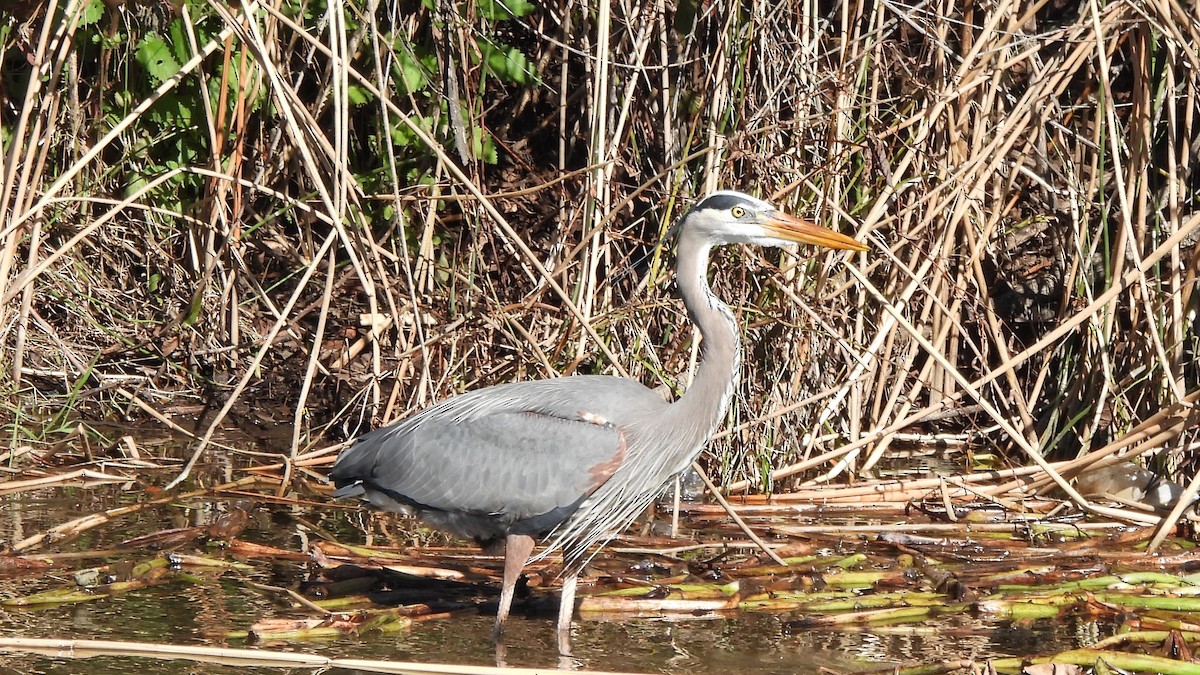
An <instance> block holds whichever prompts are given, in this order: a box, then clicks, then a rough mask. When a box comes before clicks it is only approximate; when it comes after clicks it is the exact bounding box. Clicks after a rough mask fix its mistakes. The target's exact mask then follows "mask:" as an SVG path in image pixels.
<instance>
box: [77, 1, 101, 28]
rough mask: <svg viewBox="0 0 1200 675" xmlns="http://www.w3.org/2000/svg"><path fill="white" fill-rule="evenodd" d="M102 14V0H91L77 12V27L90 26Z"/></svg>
mask: <svg viewBox="0 0 1200 675" xmlns="http://www.w3.org/2000/svg"><path fill="white" fill-rule="evenodd" d="M102 16H104V2H103V1H102V0H92V1H91V2H89V3H88V4H87V7H84V8H83V11H82V12H80V14H79V27H80V28H83V27H84V26H90V25H92V24H94V23H96V22H97V21H99V20H100V17H102Z"/></svg>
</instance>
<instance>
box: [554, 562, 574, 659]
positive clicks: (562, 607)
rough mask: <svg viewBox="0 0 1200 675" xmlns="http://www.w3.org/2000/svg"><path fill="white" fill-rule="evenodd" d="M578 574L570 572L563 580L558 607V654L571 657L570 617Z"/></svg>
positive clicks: (572, 610)
mask: <svg viewBox="0 0 1200 675" xmlns="http://www.w3.org/2000/svg"><path fill="white" fill-rule="evenodd" d="M578 584H579V572H570V573H568V574H567V576H566V578H565V579H563V585H562V600H561V602H560V604H559V605H558V653H559V654H562V655H563V656H570V655H571V616H572V614H574V613H575V586H576V585H578Z"/></svg>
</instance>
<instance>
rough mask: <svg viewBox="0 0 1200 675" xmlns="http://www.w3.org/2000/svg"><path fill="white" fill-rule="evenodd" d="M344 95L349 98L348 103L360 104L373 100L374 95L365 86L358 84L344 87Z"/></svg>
mask: <svg viewBox="0 0 1200 675" xmlns="http://www.w3.org/2000/svg"><path fill="white" fill-rule="evenodd" d="M346 97H347V98H349V99H350V105H362V104H364V103H370V102H371V101H373V100H375V96H374V95H373V94H371V92H370V91H368V90H367V88H366V87H364V86H362V85H358V84H352V85H350V86H349V87H347V88H346Z"/></svg>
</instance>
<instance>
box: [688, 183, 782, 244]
mask: <svg viewBox="0 0 1200 675" xmlns="http://www.w3.org/2000/svg"><path fill="white" fill-rule="evenodd" d="M777 212H778V210H777V209H776V208H775V207H774V206H773V205H771V204H770V203H768V202H765V201H763V200H761V199H758V198H756V197H751V196H750V195H748V194H745V193H742V192H737V191H734V190H719V191H717V192H713V193H712V194H710V195H708V196H707V197H705V198H704V199H702V200H700V202H699V203H697V204H696V206H694V207H693V208H692V211H691V214H690V215H689V216H688V227H689V228H692V229H695V230H698V231H699V232H701V233H703V234H704V235H705V237H706V238H707V239H709V240H710V241H712V242H713V243H714V244H757V245H759V246H786V245H788V244H791V243H793V242H790V241H786V240H783V239H778V238H776V237H773V236H771V235H770V234H769V232H768V231H767V229H766V228H764V227H763V226H762V225H761V222H762V220H763V219H764V218H767V217H769V216H770V215H772V214H774V213H777Z"/></svg>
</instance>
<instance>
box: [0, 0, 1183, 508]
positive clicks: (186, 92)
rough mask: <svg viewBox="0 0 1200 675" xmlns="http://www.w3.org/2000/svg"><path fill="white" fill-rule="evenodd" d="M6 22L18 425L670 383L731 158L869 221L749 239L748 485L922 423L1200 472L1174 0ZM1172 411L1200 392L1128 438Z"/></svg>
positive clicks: (735, 258) (300, 12) (13, 396)
mask: <svg viewBox="0 0 1200 675" xmlns="http://www.w3.org/2000/svg"><path fill="white" fill-rule="evenodd" d="M7 11H8V12H9V13H8V14H7V15H6V16H5V17H4V22H3V25H2V27H0V39H2V41H3V52H2V53H0V71H2V72H4V73H5V78H4V81H3V85H2V86H3V90H2V91H3V109H2V110H0V121H2V122H3V143H4V163H3V167H2V173H0V176H2V179H0V213H3V229H2V230H0V339H2V340H3V343H4V346H5V348H4V350H3V353H2V355H0V358H2V364H3V368H0V372H2V375H0V378H2V380H0V386H2V387H3V390H4V391H5V393H6V396H5V400H6V401H7V402H8V403H7V408H6V413H7V415H6V417H7V418H8V422H9V429H10V430H11V433H10V435H11V436H12V438H13V439H14V445H19V444H22V443H35V444H37V443H49V442H52V441H54V440H55V439H57V438H60V437H61V436H59V435H57V434H61V433H65V432H67V431H73V430H75V428H76V426H75V422H74V421H75V420H78V419H80V418H95V417H97V416H106V417H107V416H115V415H119V416H125V417H132V418H138V417H146V418H147V419H153V420H157V421H156V422H155V423H158V422H162V423H164V424H172V425H175V426H176V427H177V428H179V429H182V430H186V431H187V432H188V433H190V434H191V435H192V436H193V438H194V439H195V441H194V445H193V452H194V454H193V455H192V456H191V458H192V459H193V460H198V459H200V458H202V457H203V456H205V453H223V452H227V450H225V449H222V448H220V447H216V446H212V444H211V442H212V440H213V439H214V437H216V435H217V433H218V432H219V431H220V430H221V429H222V425H223V424H225V423H228V422H229V421H230V420H234V421H237V420H239V419H241V420H244V419H247V418H254V417H255V416H257V417H260V418H265V419H266V420H267V421H268V422H269V423H271V424H277V425H279V426H280V427H282V428H283V429H284V432H283V433H282V434H281V435H280V436H281V437H282V438H277V439H275V441H274V442H275V445H274V447H271V449H272V450H273V451H274V452H276V453H277V452H278V451H279V447H278V446H279V445H287V446H288V450H286V451H285V452H287V453H288V454H289V455H290V456H291V457H292V458H297V457H300V456H302V454H303V453H307V452H309V451H311V450H313V449H314V448H319V447H324V446H328V445H330V444H331V443H335V442H337V441H339V440H341V439H343V438H344V437H346V436H348V435H351V434H353V433H354V432H357V431H360V430H364V429H366V428H367V427H369V426H371V425H374V424H378V423H381V422H383V421H388V420H391V419H394V418H396V417H398V416H401V415H404V414H405V413H406V412H407V411H410V410H413V409H417V408H420V407H422V406H424V405H426V404H428V403H429V402H431V401H434V400H437V399H440V398H443V397H445V396H449V395H452V394H454V393H458V392H461V391H463V390H465V389H468V388H471V387H476V386H480V385H485V384H491V383H497V382H502V381H509V380H514V379H522V378H532V377H554V376H559V375H567V374H571V373H578V372H605V373H621V374H628V375H630V376H632V377H635V378H637V379H639V380H641V381H643V382H645V383H647V384H651V385H662V386H664V387H665V388H666V389H667V390H670V391H671V392H674V393H678V392H679V391H681V390H682V389H683V388H685V386H686V382H687V380H688V373H689V371H690V369H691V367H692V366H693V365H694V363H695V360H696V358H697V344H696V340H695V337H694V335H693V332H692V331H691V330H690V329H688V328H687V327H686V326H687V324H686V319H685V316H684V314H683V312H682V309H681V306H680V304H679V302H678V301H677V300H676V299H675V298H674V297H673V295H672V291H671V284H670V274H669V262H670V256H669V254H667V253H666V252H664V251H663V250H661V249H658V248H655V245H656V244H657V243H658V242H660V241H661V240H662V238H663V236H664V233H665V232H666V230H667V228H668V227H669V226H670V224H671V223H672V222H673V221H674V219H675V218H677V217H678V216H679V215H680V213H681V212H682V211H683V210H684V209H686V208H687V206H688V204H689V203H690V202H691V201H692V200H694V199H695V198H697V197H698V196H699V195H702V194H703V193H705V192H706V191H709V190H712V189H715V188H718V187H722V188H738V189H742V190H746V191H750V192H755V193H758V194H761V195H763V196H765V197H769V198H771V199H774V200H775V201H777V202H778V203H779V204H780V205H781V206H783V207H785V208H787V209H789V210H791V211H793V212H797V213H800V214H805V215H808V216H810V217H812V218H814V219H817V220H819V221H821V222H822V223H824V224H826V225H829V226H831V227H833V228H835V229H839V230H841V231H844V232H848V233H853V234H855V235H857V236H858V237H860V238H862V239H864V240H865V241H869V242H871V243H872V250H871V251H870V252H869V253H866V254H861V255H855V256H853V257H846V256H845V255H838V254H827V255H824V256H821V257H816V258H812V257H809V256H808V252H801V254H800V255H797V254H796V253H794V252H784V253H763V252H756V251H746V250H739V249H736V248H734V249H729V250H726V251H723V252H722V254H721V255H720V256H718V259H717V262H716V264H715V265H714V271H713V280H714V286H715V288H716V289H717V291H718V293H719V294H720V295H721V296H722V297H724V298H726V299H728V300H729V301H731V304H733V306H734V307H735V311H736V313H737V314H738V315H739V322H740V323H741V324H742V325H743V326H745V327H746V328H745V331H744V337H745V344H746V348H747V351H748V354H747V359H746V364H747V365H746V367H745V369H744V371H745V372H744V376H743V379H742V381H741V383H740V385H739V388H738V391H737V397H736V403H735V405H734V408H733V410H732V411H731V413H730V419H729V424H728V425H727V427H728V429H729V430H728V431H727V432H726V433H724V434H723V436H722V437H721V438H720V439H719V440H718V441H717V442H715V443H714V444H713V445H712V446H711V448H710V454H709V456H708V457H707V459H706V464H707V465H708V466H709V468H710V469H712V470H713V471H714V472H715V473H716V474H718V475H719V477H720V479H721V480H722V481H723V482H725V483H727V484H728V483H735V482H736V483H738V484H739V485H740V486H741V487H742V488H745V489H753V490H756V491H786V490H788V489H793V488H795V487H796V486H797V484H799V483H806V484H809V485H820V484H840V483H841V482H843V481H845V480H847V479H850V478H861V477H871V476H873V475H875V474H874V472H875V471H877V470H878V469H879V467H880V466H881V461H883V460H884V459H885V458H887V457H888V456H889V453H891V452H892V451H894V450H896V449H897V448H898V445H899V443H900V442H901V441H900V440H898V439H900V438H901V436H900V435H901V434H907V435H908V436H907V437H908V438H909V439H910V441H911V440H912V439H915V441H916V442H917V443H918V444H922V443H926V444H928V443H936V442H939V441H940V439H945V438H950V439H955V440H956V441H961V442H963V443H966V444H968V445H969V446H971V447H974V448H977V449H979V448H982V449H988V450H998V451H999V452H1000V453H1001V454H1002V456H1003V457H1004V459H1003V460H1002V463H1004V464H1007V465H1010V466H1024V465H1030V466H1038V467H1039V469H1040V470H1041V471H1042V472H1043V474H1044V475H1045V476H1047V477H1048V480H1047V482H1046V485H1047V486H1048V487H1058V488H1061V489H1063V490H1067V491H1068V493H1070V486H1069V485H1068V484H1067V483H1066V479H1065V478H1062V477H1059V476H1058V474H1057V473H1056V472H1055V471H1054V470H1053V469H1052V468H1051V467H1050V465H1049V464H1048V463H1047V461H1048V460H1065V459H1071V458H1074V457H1077V456H1083V457H1093V458H1094V460H1093V461H1099V460H1100V459H1102V458H1105V457H1107V458H1112V457H1117V456H1125V455H1130V454H1140V455H1142V456H1143V457H1144V458H1145V459H1146V461H1147V462H1148V463H1149V464H1150V465H1151V466H1153V467H1155V468H1156V470H1158V471H1160V472H1161V473H1164V474H1169V473H1172V472H1175V473H1176V474H1179V475H1183V476H1185V477H1190V476H1191V475H1193V474H1194V472H1192V471H1190V469H1188V467H1189V466H1193V467H1194V460H1195V455H1196V448H1197V447H1198V446H1197V444H1198V443H1200V434H1198V433H1197V431H1196V429H1197V425H1196V424H1195V423H1194V421H1188V420H1190V419H1191V418H1190V417H1189V416H1188V412H1187V411H1189V410H1191V409H1193V406H1194V403H1195V400H1196V397H1197V395H1198V394H1197V392H1198V391H1200V366H1197V340H1198V335H1197V332H1198V331H1197V316H1196V309H1197V305H1198V304H1200V297H1198V295H1197V294H1196V293H1195V288H1196V276H1197V271H1198V268H1200V256H1197V255H1196V248H1197V241H1198V240H1200V213H1197V211H1196V209H1195V207H1194V201H1195V197H1194V195H1195V194H1196V191H1197V189H1198V188H1200V181H1198V179H1197V174H1196V170H1195V166H1194V165H1195V164H1196V141H1195V139H1196V138H1197V137H1198V135H1200V134H1198V133H1197V131H1198V130H1197V128H1196V126H1197V120H1196V113H1197V103H1198V101H1197V96H1198V88H1200V81H1198V80H1197V78H1198V77H1200V75H1198V73H1200V52H1198V51H1197V48H1196V45H1197V44H1200V40H1198V39H1197V37H1198V28H1200V21H1198V18H1197V15H1196V14H1195V13H1194V12H1193V11H1192V9H1191V8H1190V7H1188V6H1186V5H1184V4H1182V3H1179V2H1176V1H1175V0H1147V1H1144V2H1143V1H1122V2H1113V3H1107V4H1101V3H1098V2H1095V1H1094V0H1093V1H1087V2H1045V1H1040V2H1032V3H1016V2H1008V1H1003V0H1001V1H996V2H968V3H950V2H945V1H934V2H927V3H920V4H917V5H912V4H905V5H901V4H895V3H890V2H877V3H851V2H840V3H810V2H802V1H798V0H785V1H784V2H779V3H770V4H767V3H751V4H749V5H740V6H727V5H725V4H723V3H698V4H696V3H691V2H687V1H686V0H682V1H680V2H667V1H659V2H651V3H627V2H622V3H585V4H582V5H581V4H579V3H569V2H563V1H561V0H557V1H551V2H545V3H542V4H538V5H533V4H530V3H528V2H524V1H522V0H506V1H504V2H501V1H498V0H488V1H484V2H478V3H456V2H451V1H450V0H441V2H435V3H418V2H392V3H378V2H353V1H352V2H347V1H346V0H324V1H319V0H289V2H284V3H266V4H264V3H259V2H250V1H243V2H242V3H240V4H225V3H213V2H203V1H201V0H184V1H183V2H182V3H180V4H176V5H172V6H170V7H168V6H166V5H163V6H149V5H121V4H114V3H110V4H107V5H106V4H104V3H101V2H99V0H95V1H89V0H48V1H47V2H46V3H43V4H39V5H36V6H35V5H29V4H26V3H11V4H10V5H9V6H8V8H7ZM1160 411H1176V412H1178V413H1179V414H1178V415H1177V416H1176V417H1174V418H1172V419H1173V420H1182V421H1180V422H1178V423H1173V424H1171V425H1166V426H1164V427H1163V428H1162V429H1159V430H1158V431H1159V433H1157V434H1156V435H1152V436H1147V437H1142V436H1138V437H1137V440H1131V441H1130V442H1129V443H1122V439H1131V438H1133V436H1135V435H1137V434H1139V433H1141V431H1143V430H1144V429H1143V427H1142V426H1140V425H1141V424H1142V423H1143V422H1144V421H1146V420H1149V419H1151V418H1154V417H1155V416H1156V415H1159V413H1160ZM231 415H232V416H233V417H230V416H231ZM1148 439H1152V440H1148ZM1133 448H1136V449H1137V451H1136V452H1133V451H1132V450H1133ZM1102 449H1107V451H1106V452H1105V453H1101V454H1102V455H1103V457H1099V456H1096V455H1095V453H1094V451H1097V450H1102ZM1089 453H1091V454H1089ZM955 461H956V462H958V463H959V464H960V468H963V469H965V468H967V467H968V466H970V465H971V460H970V459H969V458H968V457H967V456H966V455H960V456H959V457H958V458H957V459H956V460H955ZM1189 461H1191V462H1193V464H1191V465H1189V464H1188V462H1189ZM191 466H192V463H189V464H188V465H187V468H189V469H190V467H191ZM1076 469H1077V470H1078V467H1076ZM182 473H183V474H186V470H184V471H183V472H182ZM180 477H181V478H182V477H183V475H182V474H181V476H180ZM1068 477H1069V476H1068ZM1078 501H1079V502H1080V503H1083V504H1086V502H1084V501H1083V498H1082V497H1080V498H1079V500H1078Z"/></svg>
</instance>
